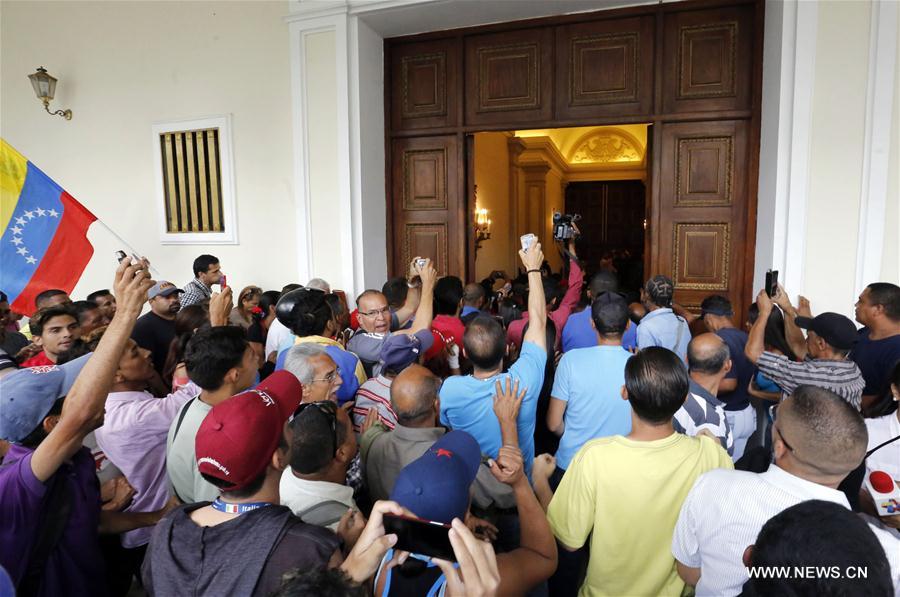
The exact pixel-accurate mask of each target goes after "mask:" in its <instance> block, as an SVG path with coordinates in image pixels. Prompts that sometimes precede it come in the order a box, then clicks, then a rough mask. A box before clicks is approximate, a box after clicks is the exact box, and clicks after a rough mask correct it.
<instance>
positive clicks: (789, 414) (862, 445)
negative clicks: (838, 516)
mask: <svg viewBox="0 0 900 597" xmlns="http://www.w3.org/2000/svg"><path fill="white" fill-rule="evenodd" d="M866 441H867V434H866V426H865V423H864V422H863V418H862V417H861V416H860V414H859V412H857V411H856V409H855V408H854V407H853V406H851V405H850V404H849V403H847V402H846V401H844V400H843V399H841V398H840V397H839V396H838V395H837V394H835V393H834V392H831V391H829V390H826V389H824V388H819V387H815V386H810V385H804V386H799V387H798V388H797V389H796V390H795V391H794V393H793V394H792V395H791V396H790V397H789V398H788V399H787V400H785V401H783V402H782V403H781V405H780V406H779V407H778V418H777V419H776V421H775V424H774V425H773V426H772V448H773V451H774V456H775V462H774V463H773V464H771V465H769V470H767V471H766V472H764V473H760V474H756V473H750V472H744V471H735V470H724V469H716V470H712V471H710V472H708V473H706V474H704V475H702V476H701V477H700V478H699V479H697V481H696V483H695V484H694V487H693V488H692V489H691V491H690V493H689V494H688V496H687V498H686V499H685V501H684V504H683V505H682V507H681V513H680V515H679V517H678V522H677V523H676V524H675V533H674V535H673V537H672V555H674V556H675V559H676V565H677V568H678V574H679V575H680V576H681V578H682V579H683V580H684V581H685V582H686V583H687V584H689V585H693V586H696V592H697V595H698V596H700V595H736V594H738V593H740V592H741V587H742V586H743V584H744V583H745V582H747V580H748V573H747V569H746V568H745V566H744V562H743V557H744V551H745V549H746V548H747V546H749V545H752V544H753V543H754V542H755V541H756V537H757V535H758V534H759V531H760V529H762V526H763V525H764V524H765V523H766V521H767V520H769V519H770V518H772V517H773V516H775V515H776V514H778V513H779V512H781V511H783V510H785V509H787V508H789V507H791V506H793V505H795V504H797V503H799V502H802V501H806V500H825V501H828V502H833V503H836V504H839V505H841V506H844V507H845V508H848V509H849V508H850V505H849V503H848V502H847V498H846V497H845V495H844V493H843V492H841V491H839V490H838V489H837V487H838V485H839V484H840V482H841V481H842V480H843V479H844V477H846V476H847V474H848V473H849V472H850V471H852V470H853V469H855V468H856V467H857V466H859V463H860V462H862V460H863V458H864V456H865V453H866ZM872 529H873V531H875V534H876V536H877V537H878V540H879V541H880V542H881V544H882V547H884V549H885V552H886V553H887V556H888V561H889V562H890V563H891V574H892V576H893V580H894V585H895V587H896V586H898V582H900V576H898V559H900V542H898V541H897V539H895V538H894V537H892V536H890V534H889V533H887V532H885V531H883V530H880V529H876V528H875V527H872ZM800 564H802V562H800ZM861 582H863V583H864V582H865V580H862V581H861ZM860 592H865V589H864V585H860Z"/></svg>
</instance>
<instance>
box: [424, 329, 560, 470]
mask: <svg viewBox="0 0 900 597" xmlns="http://www.w3.org/2000/svg"><path fill="white" fill-rule="evenodd" d="M546 364H547V351H545V350H544V349H543V348H541V347H540V346H538V345H537V344H534V343H533V342H525V343H523V345H522V352H521V353H520V354H519V360H517V361H516V362H515V363H514V364H513V366H512V367H510V368H509V372H508V373H500V374H499V375H495V376H493V377H490V378H488V379H475V378H474V377H473V376H471V375H454V376H452V377H448V378H447V379H446V381H444V385H443V386H441V394H440V395H441V423H442V424H444V425H447V426H448V427H450V428H451V429H460V430H462V431H465V432H467V433H469V434H470V435H471V436H472V437H474V438H475V439H476V440H477V441H478V445H479V446H481V452H482V454H487V455H488V456H491V457H492V458H496V457H497V453H498V452H499V451H500V446H501V438H500V422H499V421H498V420H497V415H495V414H494V393H495V391H496V383H497V381H500V383H501V385H502V386H503V388H504V389H506V379H507V378H508V377H512V378H513V379H514V380H515V379H517V380H519V391H520V392H521V391H522V390H523V389H524V390H525V398H524V399H523V400H522V407H521V408H520V409H519V420H518V431H519V447H520V448H521V449H522V458H523V459H524V460H525V471H526V472H527V473H528V474H529V475H531V464H532V462H533V461H534V426H535V419H536V416H537V403H538V396H540V393H541V387H542V386H543V385H544V367H545V366H546Z"/></svg>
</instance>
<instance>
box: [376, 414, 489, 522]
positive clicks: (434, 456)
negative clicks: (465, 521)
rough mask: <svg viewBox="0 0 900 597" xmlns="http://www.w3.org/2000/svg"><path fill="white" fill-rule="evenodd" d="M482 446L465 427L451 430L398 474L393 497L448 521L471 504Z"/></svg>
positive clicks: (420, 512)
mask: <svg viewBox="0 0 900 597" xmlns="http://www.w3.org/2000/svg"><path fill="white" fill-rule="evenodd" d="M480 465H481V448H479V446H478V442H477V441H475V438H474V437H472V436H471V435H469V434H468V433H466V432H465V431H450V432H449V433H447V434H445V435H444V436H442V437H441V438H440V439H439V440H437V441H436V442H434V444H433V445H432V446H431V447H430V448H429V449H428V451H427V452H425V453H424V454H423V455H422V456H420V457H419V458H417V459H416V460H414V461H412V462H410V463H409V464H408V465H406V466H405V467H404V468H403V470H401V471H400V474H399V475H398V476H397V481H396V482H395V483H394V490H393V491H392V492H391V499H392V500H394V501H395V502H397V503H398V504H400V505H401V506H404V507H406V508H408V509H409V510H410V511H411V512H412V513H413V514H415V515H416V516H418V517H419V518H422V519H425V520H434V521H437V522H443V523H449V522H450V521H452V520H453V519H454V518H460V519H462V518H463V517H465V515H466V510H468V508H469V487H470V486H471V485H472V481H474V480H475V475H476V474H478V467H479V466H480Z"/></svg>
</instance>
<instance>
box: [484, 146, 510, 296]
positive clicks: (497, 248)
mask: <svg viewBox="0 0 900 597" xmlns="http://www.w3.org/2000/svg"><path fill="white" fill-rule="evenodd" d="M508 139H509V135H507V134H506V133H477V134H476V135H475V184H476V185H477V186H478V193H477V201H476V208H477V209H487V210H488V212H489V217H490V219H491V238H490V239H489V240H485V241H483V242H482V244H481V249H479V251H478V254H477V255H476V258H475V280H482V279H484V278H486V277H487V276H488V275H490V273H491V272H492V271H494V270H501V271H505V272H506V273H507V274H509V275H513V273H514V272H515V271H516V263H515V262H514V261H512V259H510V250H509V247H510V244H511V242H512V240H511V239H512V229H513V226H512V204H511V202H510V188H509V149H508V148H507V141H508Z"/></svg>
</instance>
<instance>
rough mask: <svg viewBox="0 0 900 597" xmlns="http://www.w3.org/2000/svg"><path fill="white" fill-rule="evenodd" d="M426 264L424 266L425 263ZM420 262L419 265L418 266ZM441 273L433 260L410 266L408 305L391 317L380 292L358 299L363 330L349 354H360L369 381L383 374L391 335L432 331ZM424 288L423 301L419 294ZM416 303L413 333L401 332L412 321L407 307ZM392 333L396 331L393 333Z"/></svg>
mask: <svg viewBox="0 0 900 597" xmlns="http://www.w3.org/2000/svg"><path fill="white" fill-rule="evenodd" d="M422 261H424V263H421V262H422ZM417 262H418V263H417ZM436 280H437V272H436V271H435V269H434V267H433V266H432V264H431V260H429V259H424V260H422V259H420V258H419V257H417V258H416V259H414V260H413V262H412V263H411V264H410V281H409V282H408V284H409V286H410V293H409V295H407V300H406V305H404V308H403V309H401V310H399V311H398V312H397V313H391V308H390V306H389V305H388V301H387V298H386V297H385V296H384V294H382V293H381V292H379V291H377V290H366V291H365V292H363V293H362V294H361V295H359V297H358V298H357V299H356V305H357V308H358V310H359V311H358V315H359V330H357V331H356V333H355V334H354V335H353V337H352V338H350V341H349V342H348V343H347V350H349V351H350V352H352V353H354V354H356V356H358V357H359V360H360V361H361V362H362V364H363V368H364V369H365V370H366V374H367V375H368V376H369V377H375V376H376V375H378V373H379V372H380V366H379V360H380V359H381V347H382V345H383V344H384V341H385V340H387V338H388V336H390V335H391V333H395V334H415V333H416V332H418V331H421V330H427V329H429V328H431V322H432V319H433V317H434V304H433V302H434V284H435V281H436ZM419 288H421V293H422V294H421V300H420V299H419V297H418V290H419ZM411 301H414V302H415V304H416V305H417V308H416V310H415V315H416V316H415V319H414V320H413V323H412V326H411V327H410V328H409V329H404V330H397V329H396V328H398V327H399V326H400V325H401V324H403V323H405V321H406V319H408V318H409V314H408V313H407V312H406V309H407V305H410V303H411ZM392 330H396V331H393V332H392Z"/></svg>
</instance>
